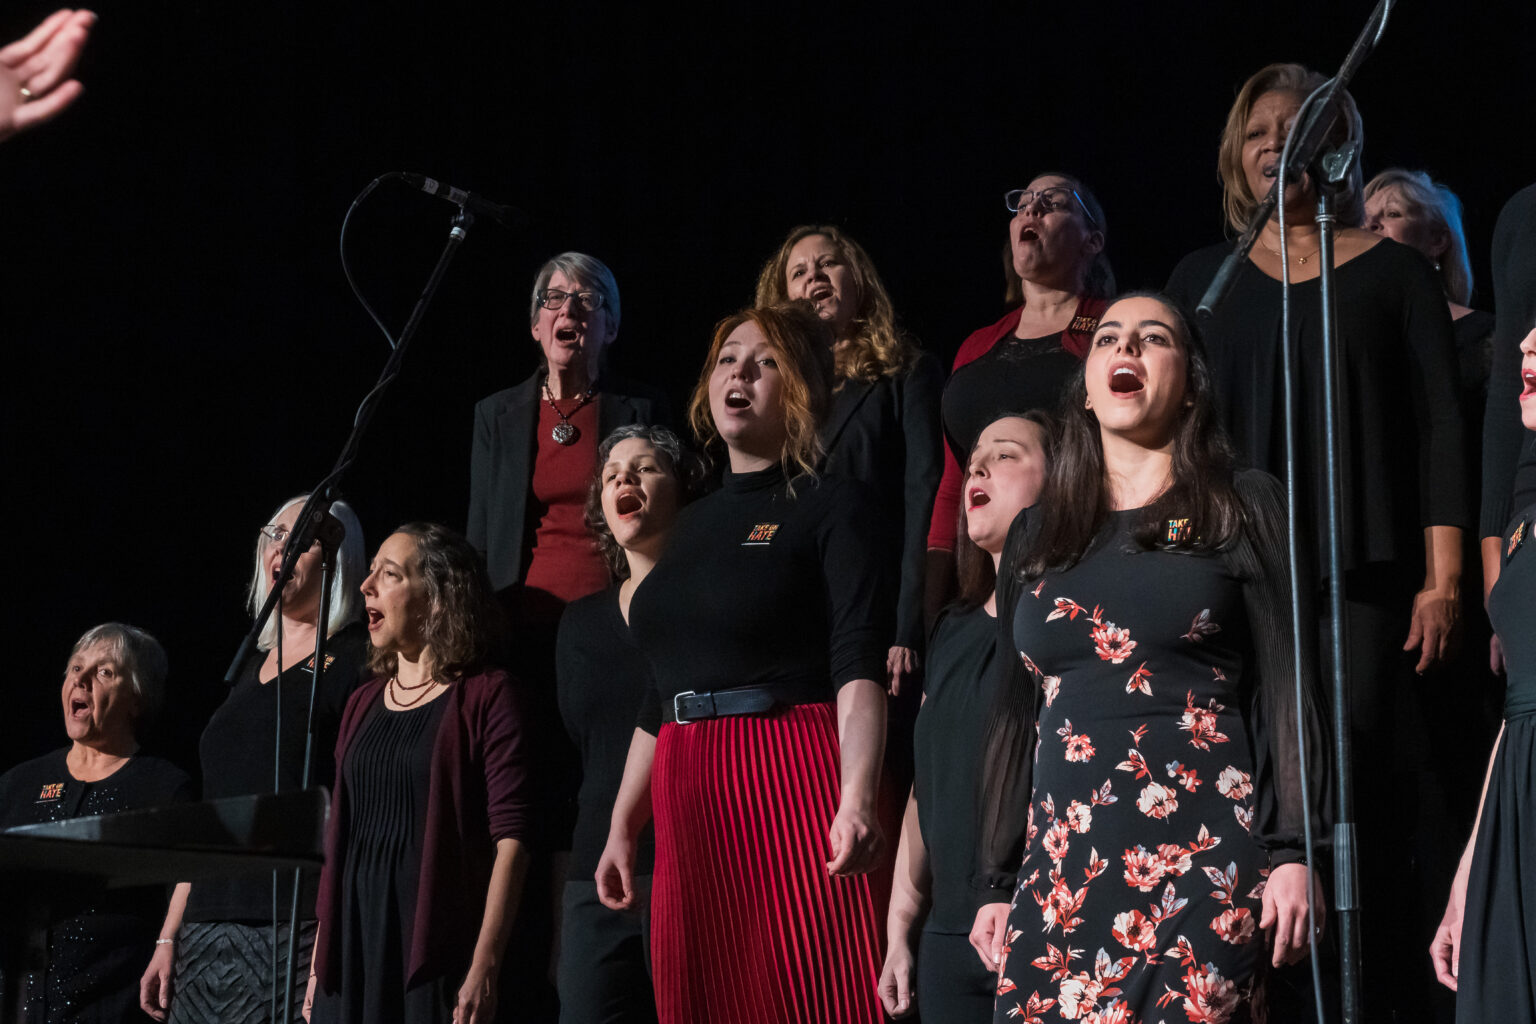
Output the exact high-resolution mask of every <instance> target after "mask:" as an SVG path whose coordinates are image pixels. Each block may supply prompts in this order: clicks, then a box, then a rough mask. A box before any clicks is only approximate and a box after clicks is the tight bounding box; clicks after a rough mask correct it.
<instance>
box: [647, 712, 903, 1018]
mask: <svg viewBox="0 0 1536 1024" xmlns="http://www.w3.org/2000/svg"><path fill="white" fill-rule="evenodd" d="M838 764H839V758H838V742H837V717H836V712H835V710H834V708H833V705H831V704H803V705H800V706H798V707H793V708H788V709H785V710H783V711H780V712H776V713H775V714H773V715H765V716H756V715H744V716H740V717H734V718H718V719H713V720H710V721H704V722H693V723H690V724H688V725H663V726H662V727H661V734H660V735H659V736H658V737H657V740H656V760H655V763H654V765H653V768H652V775H651V798H652V804H653V809H654V812H655V821H656V872H655V877H654V883H653V885H654V888H653V890H652V916H651V955H652V975H653V978H654V982H655V988H656V1004H657V1008H658V1010H659V1012H660V1016H661V1020H662V1021H663V1024H684V1022H687V1024H693V1022H697V1021H715V1022H727V1021H728V1022H731V1024H784V1022H791V1021H793V1022H806V1024H829V1022H844V1021H846V1022H865V1021H867V1022H870V1024H879V1022H880V1021H882V1020H883V1019H884V1018H883V1015H882V1013H881V1009H880V1001H879V997H878V995H877V993H876V985H877V984H878V982H879V977H880V965H881V957H882V951H881V941H880V939H881V936H882V935H883V933H884V928H883V927H882V926H883V924H884V915H885V906H884V904H885V898H883V897H882V896H881V895H880V894H879V891H880V885H879V883H878V882H875V883H873V884H872V882H871V879H870V878H869V877H868V876H857V877H853V878H832V877H830V876H829V875H828V874H827V862H828V861H829V860H831V859H832V857H831V849H830V843H829V841H828V839H827V831H828V830H829V829H830V828H831V826H832V818H833V815H834V814H836V812H837V803H838V794H839V778H840V776H839V771H838ZM886 892H887V893H888V887H887V889H886Z"/></svg>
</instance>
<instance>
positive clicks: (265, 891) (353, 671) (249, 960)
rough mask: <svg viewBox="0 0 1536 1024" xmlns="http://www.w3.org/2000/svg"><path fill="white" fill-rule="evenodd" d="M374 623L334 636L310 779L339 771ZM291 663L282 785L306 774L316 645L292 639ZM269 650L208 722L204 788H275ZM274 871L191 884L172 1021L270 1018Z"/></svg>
mask: <svg viewBox="0 0 1536 1024" xmlns="http://www.w3.org/2000/svg"><path fill="white" fill-rule="evenodd" d="M367 645H368V632H367V630H366V629H364V628H363V625H362V624H361V623H352V624H350V625H348V626H346V627H344V628H342V629H340V630H338V631H337V632H336V634H335V635H334V636H332V637H330V638H329V639H328V640H327V641H326V654H325V659H326V667H325V670H324V672H322V674H321V676H320V690H319V692H318V693H317V694H316V702H315V742H314V748H313V750H312V752H311V755H310V760H311V769H310V783H311V785H317V786H327V787H328V786H330V785H331V784H332V783H333V782H334V781H335V777H336V767H335V764H334V754H335V750H336V730H337V729H338V727H339V726H340V724H341V712H342V709H343V708H345V707H346V705H347V698H348V697H349V696H351V695H352V691H353V690H355V689H357V687H358V685H359V684H360V683H362V681H363V665H364V661H365V658H366V655H367ZM283 654H284V660H285V662H286V663H287V664H288V667H287V668H285V669H284V671H283V674H282V676H281V677H280V678H281V683H280V685H281V694H280V696H281V700H282V756H281V758H280V759H279V760H278V762H277V763H278V768H279V770H280V771H281V773H282V787H281V788H282V789H283V790H285V791H286V790H292V789H298V788H299V786H300V784H301V783H302V782H303V774H304V746H305V739H306V736H305V732H306V728H307V719H308V717H309V691H310V682H311V665H312V663H313V661H314V652H313V649H310V650H308V651H305V650H296V649H294V648H293V647H292V646H291V645H285V648H284V651H283ZM266 656H267V655H266V652H265V651H257V652H255V653H253V654H252V655H251V657H250V658H249V659H248V660H247V662H246V664H245V666H244V667H243V668H242V669H241V672H240V675H239V677H238V678H236V680H235V683H234V685H233V686H231V687H230V689H229V695H228V696H227V697H225V699H224V703H223V704H221V705H220V706H219V709H218V710H217V711H215V712H214V713H213V717H212V718H210V719H209V720H208V725H207V727H206V728H204V730H203V735H202V739H201V740H200V741H199V743H198V749H199V752H200V754H201V757H202V764H203V798H204V799H207V800H216V799H219V798H220V797H228V796H243V795H246V794H251V793H270V792H272V791H273V744H274V742H275V739H276V735H277V728H278V718H277V699H278V697H279V693H278V692H277V687H275V686H274V685H273V682H267V683H262V681H261V678H260V674H259V673H260V669H261V665H262V663H263V661H265V659H266ZM318 880H319V872H317V871H316V872H308V873H306V874H305V876H304V878H303V885H302V887H301V888H300V892H299V922H300V924H299V942H298V946H297V956H296V962H297V963H298V964H299V967H298V968H297V969H296V971H295V977H296V979H297V981H296V984H295V986H294V997H293V1004H294V1009H295V1012H296V1011H297V1010H298V1008H299V1007H300V1005H301V1004H302V1003H303V1000H304V978H305V976H306V975H307V973H308V967H307V965H308V963H309V955H310V946H311V945H312V943H313V941H314V931H315V923H314V918H315V886H316V885H317V884H318ZM292 898H293V875H292V873H291V872H286V871H284V872H279V873H278V885H277V904H276V905H277V914H278V920H279V925H278V936H277V948H278V965H277V970H278V972H279V976H280V977H281V976H282V975H283V974H284V973H285V972H286V970H287V965H286V961H287V950H288V912H289V908H290V907H291V905H292V904H291V901H292ZM272 908H273V885H272V876H271V875H248V876H245V877H241V878H222V879H209V880H207V881H203V882H198V883H197V884H196V885H194V886H192V893H191V895H190V896H189V897H188V899H187V909H186V913H185V914H184V915H183V916H182V926H181V931H180V932H179V933H178V934H177V941H176V974H175V985H174V987H173V989H172V992H173V995H172V1000H171V1013H170V1022H171V1024H193V1022H209V1024H236V1022H257V1021H267V1020H270V1019H271V1014H272V970H273V960H272V927H271V921H272Z"/></svg>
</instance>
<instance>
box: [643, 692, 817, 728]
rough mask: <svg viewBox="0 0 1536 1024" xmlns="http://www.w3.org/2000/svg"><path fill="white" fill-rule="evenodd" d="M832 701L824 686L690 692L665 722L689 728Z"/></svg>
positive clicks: (664, 714) (679, 699) (674, 705)
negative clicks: (734, 716)
mask: <svg viewBox="0 0 1536 1024" xmlns="http://www.w3.org/2000/svg"><path fill="white" fill-rule="evenodd" d="M830 699H831V687H830V686H828V685H827V684H825V683H822V684H820V685H811V684H801V685H781V686H741V687H737V688H735V689H731V690H710V691H706V692H704V693H696V692H695V691H693V690H689V691H687V692H686V693H679V694H677V695H676V696H674V697H673V698H672V706H671V707H670V708H664V709H663V711H662V720H663V721H667V722H676V723H677V724H678V725H687V724H688V723H689V722H702V721H705V720H706V719H710V718H725V717H727V716H730V715H761V714H765V713H767V712H769V711H772V710H773V709H774V708H779V707H789V706H792V705H795V704H820V703H823V702H825V701H827V700H830Z"/></svg>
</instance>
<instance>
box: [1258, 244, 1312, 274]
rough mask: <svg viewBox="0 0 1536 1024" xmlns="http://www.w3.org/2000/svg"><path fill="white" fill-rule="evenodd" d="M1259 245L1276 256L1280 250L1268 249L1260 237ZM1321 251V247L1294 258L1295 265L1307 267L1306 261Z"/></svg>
mask: <svg viewBox="0 0 1536 1024" xmlns="http://www.w3.org/2000/svg"><path fill="white" fill-rule="evenodd" d="M1259 244H1260V245H1262V246H1263V247H1264V248H1265V249H1268V250H1269V251H1270V252H1272V253H1274V254H1275V255H1276V256H1279V255H1280V250H1279V249H1270V247H1269V243H1268V242H1266V241H1264V239H1263V238H1262V237H1260V239H1259ZM1322 251H1323V248H1322V246H1318V247H1317V248H1316V249H1313V250H1312V251H1311V252H1309V253H1307V254H1306V255H1305V256H1297V257H1296V263H1297V264H1298V265H1299V266H1303V267H1304V266H1306V265H1307V260H1310V259H1311V258H1312V257H1313V256H1316V255H1317V254H1318V253H1320V252H1322Z"/></svg>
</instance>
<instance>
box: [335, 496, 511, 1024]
mask: <svg viewBox="0 0 1536 1024" xmlns="http://www.w3.org/2000/svg"><path fill="white" fill-rule="evenodd" d="M362 591H363V599H364V606H365V610H366V612H367V619H368V637H369V640H370V642H371V643H372V649H373V653H372V664H371V667H372V668H373V670H374V671H375V672H376V673H377V677H376V678H374V679H373V680H372V681H371V682H369V683H366V684H365V685H364V686H363V687H362V688H360V689H359V690H358V691H357V692H356V693H354V694H353V695H352V699H351V700H349V701H348V702H347V708H346V712H345V714H344V715H343V717H342V721H341V731H340V738H339V739H338V740H337V742H336V764H337V774H336V793H335V798H334V802H333V804H332V808H331V818H330V827H329V831H328V834H327V836H326V855H325V869H324V871H323V872H322V873H321V876H320V895H319V906H318V909H319V918H320V925H319V930H318V932H317V934H316V937H315V958H314V973H313V974H312V975H311V976H310V982H309V986H310V995H311V997H312V998H313V1002H314V1009H313V1016H312V1018H311V1019H313V1020H315V1021H326V1022H340V1024H380V1022H390V1021H399V1022H404V1024H438V1022H440V1024H446V1022H448V1021H454V1022H455V1024H488V1022H490V1021H492V1020H494V1019H495V1012H496V1004H497V989H498V985H499V981H500V974H501V968H502V965H503V963H504V960H505V957H504V954H505V951H506V944H507V936H508V934H509V933H510V931H511V928H512V921H513V918H514V917H515V915H516V912H517V902H518V895H519V893H520V892H521V890H522V882H523V874H524V871H525V870H526V867H527V862H526V856H527V850H526V845H525V844H526V837H527V835H528V833H529V830H530V828H531V825H532V822H531V820H530V819H531V817H532V815H531V813H530V808H531V804H532V795H531V787H530V785H529V778H528V775H529V769H530V765H529V762H528V758H527V755H526V750H527V736H526V729H525V719H524V715H523V713H522V710H521V707H520V704H521V701H520V700H519V687H518V684H515V683H513V682H511V681H510V680H509V679H508V678H507V676H506V674H505V673H504V672H501V671H499V670H496V669H490V668H487V667H486V659H487V657H488V654H489V651H490V648H491V646H492V638H493V636H494V634H495V622H496V617H495V615H496V613H495V610H494V605H493V602H492V598H491V593H490V587H489V583H488V582H487V580H486V578H485V569H484V566H483V564H482V563H481V562H480V559H479V556H478V555H477V554H476V553H475V551H474V549H473V548H471V547H470V546H469V544H468V543H467V542H466V541H465V540H464V539H463V538H462V537H459V536H458V535H457V534H454V533H452V532H450V531H449V530H447V529H445V528H444V527H441V526H438V525H436V524H434V523H413V524H411V525H408V526H403V527H401V528H400V529H399V530H397V531H396V532H394V533H393V534H391V535H390V536H389V537H388V538H387V539H386V540H385V541H384V543H383V544H381V545H380V546H379V552H378V554H377V555H375V556H374V559H373V564H372V566H371V569H370V572H369V575H368V578H367V579H365V580H364V581H363V586H362Z"/></svg>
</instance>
